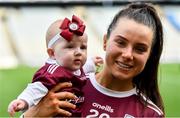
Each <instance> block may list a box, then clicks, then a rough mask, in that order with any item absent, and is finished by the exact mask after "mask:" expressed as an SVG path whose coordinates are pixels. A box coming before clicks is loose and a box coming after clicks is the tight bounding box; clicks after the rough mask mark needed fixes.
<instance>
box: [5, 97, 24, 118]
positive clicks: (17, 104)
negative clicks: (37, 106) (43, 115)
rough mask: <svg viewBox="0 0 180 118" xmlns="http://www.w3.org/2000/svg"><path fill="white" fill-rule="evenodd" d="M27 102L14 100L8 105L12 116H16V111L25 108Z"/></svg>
mask: <svg viewBox="0 0 180 118" xmlns="http://www.w3.org/2000/svg"><path fill="white" fill-rule="evenodd" d="M26 107H27V103H26V102H25V101H24V100H13V101H12V102H11V103H10V104H9V106H8V112H9V115H10V116H11V117H14V114H15V112H18V111H21V110H24V109H25V108H26Z"/></svg>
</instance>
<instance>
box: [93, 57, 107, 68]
mask: <svg viewBox="0 0 180 118" xmlns="http://www.w3.org/2000/svg"><path fill="white" fill-rule="evenodd" d="M93 61H94V63H95V65H96V66H98V67H99V66H100V65H102V64H103V63H104V61H103V58H102V57H99V56H96V57H94V58H93Z"/></svg>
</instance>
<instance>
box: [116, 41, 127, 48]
mask: <svg viewBox="0 0 180 118" xmlns="http://www.w3.org/2000/svg"><path fill="white" fill-rule="evenodd" d="M117 43H118V45H119V46H121V47H124V46H126V42H125V41H118V42H117Z"/></svg>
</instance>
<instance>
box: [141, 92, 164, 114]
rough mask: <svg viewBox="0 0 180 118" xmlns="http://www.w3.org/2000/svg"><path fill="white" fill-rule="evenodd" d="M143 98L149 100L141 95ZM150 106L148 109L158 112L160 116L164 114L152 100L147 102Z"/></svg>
mask: <svg viewBox="0 0 180 118" xmlns="http://www.w3.org/2000/svg"><path fill="white" fill-rule="evenodd" d="M141 96H142V97H143V99H144V100H147V98H146V97H145V96H144V95H143V94H141ZM147 102H148V104H149V105H147V107H149V108H150V109H152V110H154V111H156V112H157V113H158V114H159V115H163V114H164V113H163V112H162V110H161V109H160V108H159V107H158V106H157V105H155V104H154V103H153V102H152V101H151V100H147Z"/></svg>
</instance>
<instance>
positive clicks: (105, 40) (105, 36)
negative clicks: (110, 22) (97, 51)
mask: <svg viewBox="0 0 180 118" xmlns="http://www.w3.org/2000/svg"><path fill="white" fill-rule="evenodd" d="M106 45H107V34H105V35H104V37H103V49H104V51H106Z"/></svg>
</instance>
